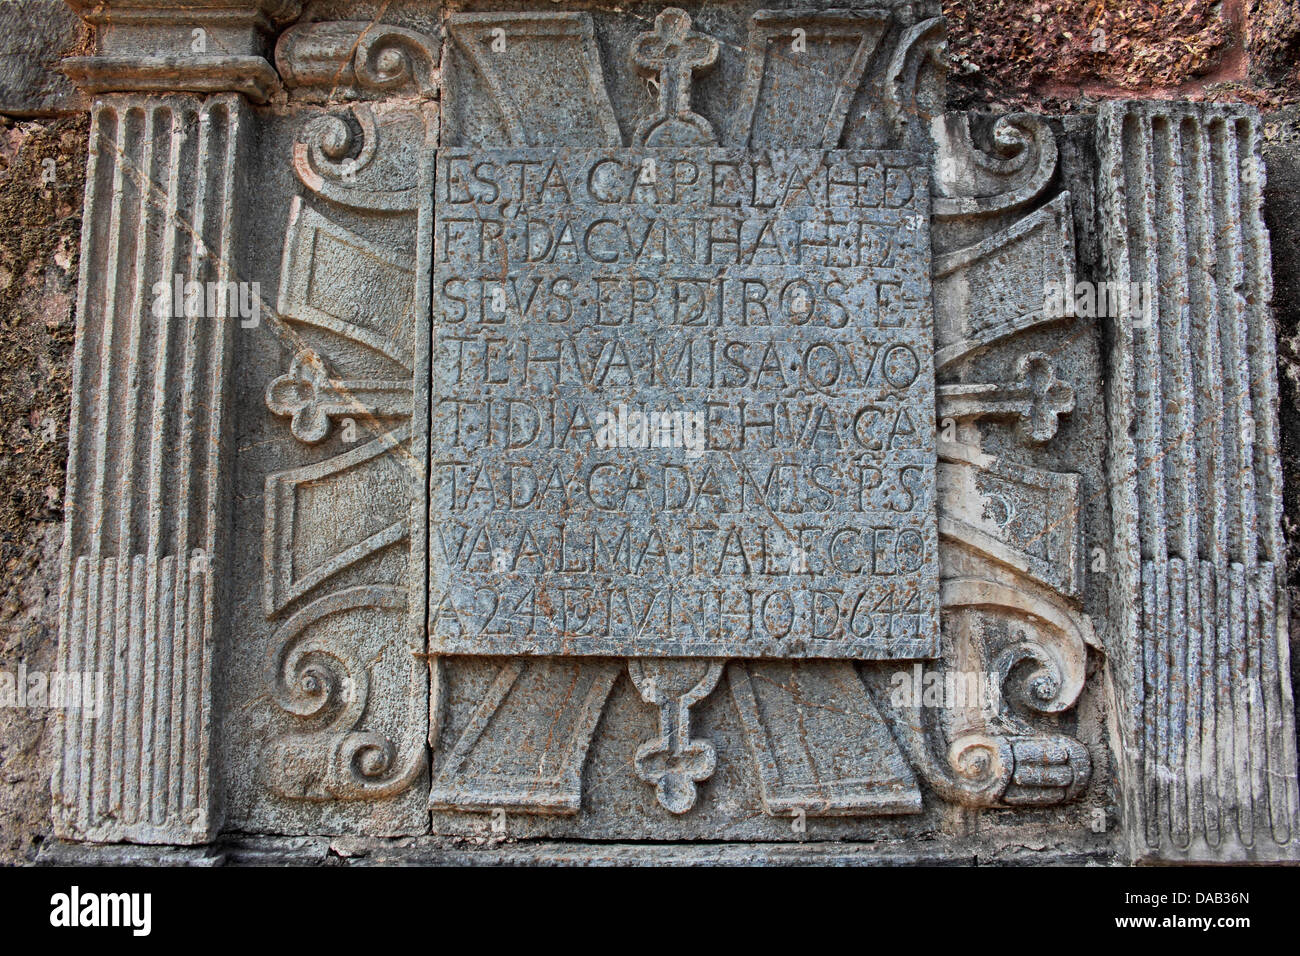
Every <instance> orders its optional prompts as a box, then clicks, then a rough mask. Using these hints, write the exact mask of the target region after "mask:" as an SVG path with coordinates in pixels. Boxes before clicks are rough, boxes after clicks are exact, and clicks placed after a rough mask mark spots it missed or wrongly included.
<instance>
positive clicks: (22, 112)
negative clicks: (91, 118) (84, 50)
mask: <svg viewBox="0 0 1300 956" xmlns="http://www.w3.org/2000/svg"><path fill="white" fill-rule="evenodd" d="M86 33H87V30H86V28H85V27H84V26H83V25H82V23H81V21H80V20H79V19H78V18H77V15H76V14H75V13H74V12H73V11H72V10H71V9H70V8H69V7H68V5H67V4H66V3H64V2H63V0H6V2H4V3H0V113H6V114H8V115H10V116H49V115H56V114H66V113H79V112H84V111H85V110H86V109H87V107H88V106H89V100H88V99H87V97H86V96H84V95H83V94H82V93H80V92H78V90H77V88H76V87H75V86H73V84H72V82H71V81H70V80H69V79H68V78H67V77H66V76H64V75H63V74H62V73H61V72H60V71H59V69H58V66H59V60H60V58H61V57H63V56H65V55H67V54H68V53H71V52H73V49H74V48H75V47H77V46H78V45H79V44H81V43H82V42H84V39H85V37H86Z"/></svg>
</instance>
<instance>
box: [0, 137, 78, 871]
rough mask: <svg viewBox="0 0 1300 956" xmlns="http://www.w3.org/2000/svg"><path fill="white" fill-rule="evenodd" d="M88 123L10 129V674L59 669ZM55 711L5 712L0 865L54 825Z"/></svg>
mask: <svg viewBox="0 0 1300 956" xmlns="http://www.w3.org/2000/svg"><path fill="white" fill-rule="evenodd" d="M86 128H87V123H86V121H85V120H82V119H62V120H56V121H52V122H49V121H47V122H37V121H26V122H6V123H4V125H3V126H0V222H3V223H4V229H3V231H2V232H0V670H3V671H6V672H8V673H9V674H16V673H17V672H18V668H19V666H20V665H25V666H26V668H27V670H28V671H51V670H53V669H54V668H55V657H56V648H57V645H58V584H59V581H58V568H59V560H58V559H59V548H60V546H61V544H62V538H63V533H62V529H63V525H62V517H63V477H64V468H65V465H66V462H67V455H68V443H67V427H68V400H69V394H70V391H71V388H72V374H71V366H72V342H73V333H74V329H75V319H74V314H73V313H74V308H75V302H76V291H77V249H78V243H79V240H80V236H81V193H82V188H83V185H84V162H85V156H86ZM47 160H53V162H52V163H50V162H47ZM51 171H52V172H51ZM50 714H51V712H50V711H47V710H44V709H41V708H0V862H13V861H21V860H27V859H30V858H31V857H32V856H33V854H34V853H35V851H36V849H37V848H38V847H39V845H40V842H41V840H42V838H43V837H44V835H45V834H47V833H48V832H49V830H50V769H51V764H50V760H51V757H50V754H51V751H52V749H53V740H52V737H53V732H52V731H53V724H52V720H51V717H50Z"/></svg>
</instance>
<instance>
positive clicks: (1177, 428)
mask: <svg viewBox="0 0 1300 956" xmlns="http://www.w3.org/2000/svg"><path fill="white" fill-rule="evenodd" d="M1099 134H1100V135H1099V140H1100V142H1099V146H1100V152H1101V155H1102V164H1103V165H1102V175H1103V179H1102V184H1103V185H1102V210H1103V215H1104V217H1105V218H1104V220H1103V222H1104V235H1105V237H1106V253H1107V256H1108V260H1109V261H1108V267H1109V274H1110V275H1111V276H1114V277H1115V278H1116V279H1117V281H1120V282H1143V283H1146V284H1147V286H1148V287H1149V288H1152V289H1155V290H1158V293H1157V294H1156V296H1154V297H1153V299H1152V300H1151V302H1150V303H1149V308H1148V310H1147V311H1144V312H1142V313H1139V314H1138V315H1137V316H1136V317H1133V316H1123V317H1122V318H1121V320H1120V322H1118V323H1117V336H1116V339H1115V352H1114V359H1113V361H1114V367H1115V375H1114V378H1113V380H1112V385H1111V387H1112V409H1113V411H1112V413H1111V415H1112V421H1111V428H1112V458H1111V467H1112V469H1113V471H1112V476H1113V477H1112V481H1113V484H1112V494H1113V507H1114V510H1115V526H1116V543H1117V545H1118V546H1119V548H1120V554H1119V557H1120V560H1118V561H1117V562H1116V564H1117V575H1118V581H1117V587H1118V589H1119V592H1120V594H1121V595H1123V598H1122V600H1123V605H1122V606H1123V611H1122V612H1121V615H1120V618H1119V620H1120V621H1122V622H1123V626H1124V628H1125V630H1124V633H1125V635H1126V636H1129V637H1131V638H1132V640H1133V643H1132V644H1131V645H1129V644H1127V643H1126V644H1124V645H1122V646H1119V647H1116V648H1115V649H1114V655H1115V659H1116V663H1117V665H1118V666H1117V668H1116V670H1115V674H1116V676H1117V679H1118V680H1119V682H1120V687H1121V688H1122V693H1123V695H1124V696H1123V698H1122V707H1123V710H1122V714H1123V723H1122V725H1121V727H1122V730H1121V732H1122V733H1123V734H1124V735H1125V742H1126V747H1125V750H1124V754H1125V757H1126V758H1127V760H1126V763H1127V766H1126V767H1125V768H1124V769H1125V770H1126V771H1127V779H1125V781H1124V783H1125V785H1126V789H1127V791H1128V792H1127V799H1128V800H1129V801H1130V807H1131V812H1133V813H1134V814H1135V816H1136V817H1137V818H1138V819H1139V820H1141V822H1142V825H1141V826H1140V827H1136V826H1135V828H1134V831H1133V832H1132V834H1131V837H1132V839H1133V840H1134V842H1135V844H1136V847H1135V850H1134V852H1135V854H1136V855H1139V856H1146V855H1152V856H1159V857H1164V858H1169V857H1180V856H1185V857H1187V858H1191V859H1226V860H1233V859H1257V860H1269V859H1275V858H1277V857H1282V858H1290V857H1291V856H1293V850H1292V847H1293V845H1294V842H1293V841H1294V840H1295V839H1296V836H1297V831H1296V828H1297V826H1300V817H1298V816H1297V813H1298V811H1300V807H1298V805H1297V804H1298V798H1297V794H1296V756H1295V746H1296V735H1295V722H1294V713H1293V707H1292V689H1291V674H1290V670H1291V668H1290V660H1289V657H1290V642H1289V640H1288V637H1287V633H1288V617H1289V612H1288V609H1287V594H1286V591H1285V589H1284V588H1283V587H1282V584H1281V581H1282V575H1281V574H1280V573H1279V569H1280V567H1281V565H1282V562H1283V560H1284V557H1285V547H1284V544H1283V538H1282V520H1281V505H1282V495H1281V478H1282V474H1281V458H1280V454H1279V451H1280V449H1279V436H1278V431H1277V411H1276V409H1277V367H1276V355H1275V345H1274V343H1275V341H1276V332H1275V329H1274V324H1273V317H1272V313H1271V311H1270V309H1269V304H1270V302H1271V299H1272V291H1273V290H1272V274H1271V267H1270V261H1269V257H1268V255H1267V249H1268V233H1267V231H1266V229H1265V226H1264V222H1263V218H1262V208H1261V204H1262V201H1263V196H1262V189H1263V184H1264V170H1263V165H1262V162H1261V157H1260V146H1261V144H1260V124H1259V117H1258V116H1257V115H1256V114H1255V113H1254V112H1253V111H1249V110H1243V109H1234V108H1232V107H1193V106H1164V105H1158V104H1108V105H1107V106H1106V107H1105V108H1103V111H1102V116H1101V124H1100V128H1099Z"/></svg>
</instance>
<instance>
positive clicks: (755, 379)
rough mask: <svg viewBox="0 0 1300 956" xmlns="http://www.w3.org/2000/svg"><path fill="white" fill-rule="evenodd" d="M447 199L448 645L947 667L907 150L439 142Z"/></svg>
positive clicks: (433, 554)
mask: <svg viewBox="0 0 1300 956" xmlns="http://www.w3.org/2000/svg"><path fill="white" fill-rule="evenodd" d="M436 181H437V198H436V202H435V209H436V225H435V230H436V236H435V240H434V250H435V252H434V254H435V271H434V289H435V307H434V316H433V321H434V336H433V363H432V364H433V371H432V389H433V394H432V400H431V402H430V407H431V413H432V431H431V441H430V446H429V447H430V474H431V503H430V534H429V547H430V553H429V566H430V572H431V573H430V589H431V592H430V608H431V614H430V645H431V647H432V648H433V649H435V650H438V651H444V652H450V653H471V654H586V655H618V656H711V657H841V658H907V659H912V658H918V657H929V656H933V655H934V654H935V652H936V649H937V646H938V570H937V562H936V561H935V555H936V549H937V543H938V542H937V532H936V524H935V515H934V483H935V446H934V431H933V429H932V428H931V427H930V423H931V421H932V420H933V416H934V372H933V343H934V331H933V320H932V313H931V306H930V278H929V270H930V248H929V242H930V240H929V184H928V177H927V175H926V170H925V167H924V166H923V165H921V164H920V163H919V160H918V157H917V156H916V155H914V154H911V153H906V152H887V151H839V150H837V151H815V150H788V151H740V150H724V149H699V148H691V149H684V148H676V149H656V150H609V149H604V150H581V149H567V150H560V151H553V150H536V149H523V150H468V149H444V150H442V151H441V153H440V155H439V160H438V171H437V180H436Z"/></svg>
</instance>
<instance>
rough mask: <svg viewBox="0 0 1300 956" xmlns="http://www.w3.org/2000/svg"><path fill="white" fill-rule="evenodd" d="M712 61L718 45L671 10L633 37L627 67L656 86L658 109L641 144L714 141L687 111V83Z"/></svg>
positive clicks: (706, 126) (710, 132) (704, 123)
mask: <svg viewBox="0 0 1300 956" xmlns="http://www.w3.org/2000/svg"><path fill="white" fill-rule="evenodd" d="M717 60H718V41H717V40H715V39H713V38H712V37H707V36H705V35H703V34H702V33H696V32H695V31H694V30H692V29H691V17H690V14H688V13H687V12H686V11H685V10H681V9H678V8H677V7H668V8H667V9H665V10H663V11H662V12H660V14H659V15H658V16H657V17H655V25H654V29H653V30H649V31H647V32H646V33H642V34H641V35H640V36H638V37H637V38H636V41H635V43H634V44H633V46H632V62H633V63H635V64H636V65H637V66H638V67H639V68H640V69H641V70H642V71H644V72H646V73H651V74H658V82H659V109H658V110H657V111H656V112H655V114H654V116H653V117H651V119H650V121H649V122H648V123H647V124H645V127H644V131H643V135H642V137H641V138H642V139H643V141H644V142H645V143H646V144H647V145H651V146H653V145H684V144H685V142H686V141H694V142H695V143H709V142H714V141H716V137H715V135H714V133H713V128H712V126H710V125H709V123H708V121H707V120H706V119H704V117H702V116H700V115H699V114H697V113H695V112H693V111H692V110H691V83H692V82H693V79H694V76H695V74H696V73H698V72H701V71H703V70H706V69H708V68H709V67H711V66H712V65H713V64H714V63H716V62H717Z"/></svg>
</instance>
